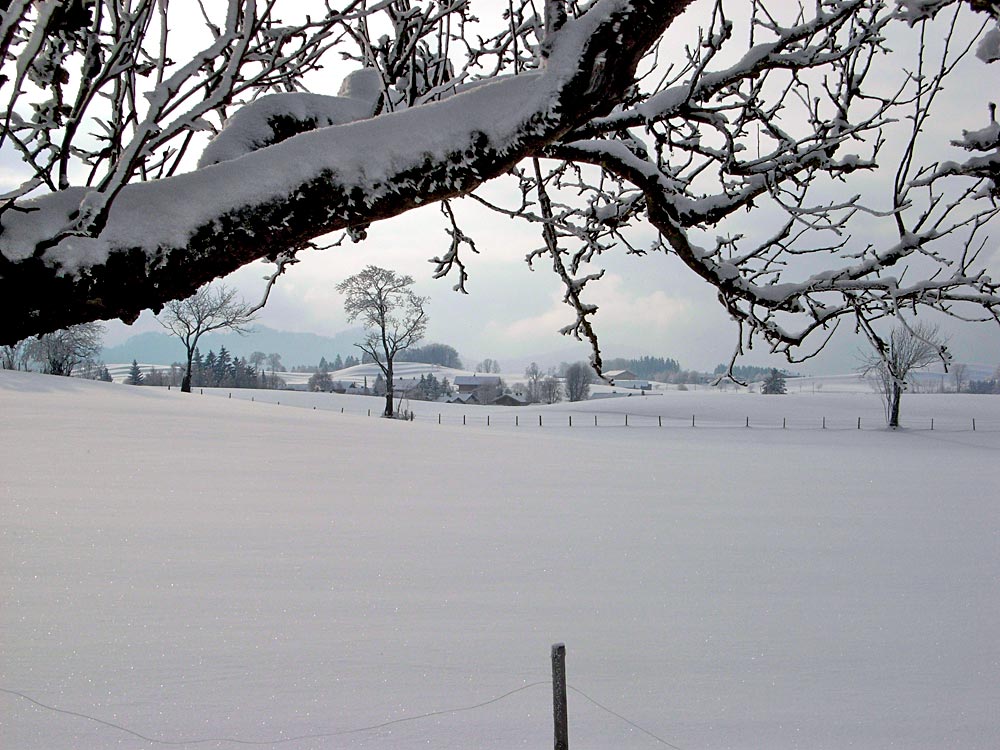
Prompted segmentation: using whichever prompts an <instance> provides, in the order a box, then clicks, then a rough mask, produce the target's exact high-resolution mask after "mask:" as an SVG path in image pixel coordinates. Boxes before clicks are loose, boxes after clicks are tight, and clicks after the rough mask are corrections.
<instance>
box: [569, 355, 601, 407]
mask: <svg viewBox="0 0 1000 750" xmlns="http://www.w3.org/2000/svg"><path fill="white" fill-rule="evenodd" d="M564 377H565V379H566V384H565V390H566V400H567V401H585V400H586V399H587V398H588V397H589V396H590V384H591V383H592V382H594V372H593V370H592V369H591V367H590V365H588V364H587V363H586V362H575V363H574V364H572V365H569V366H568V367H567V368H566V374H565V376H564Z"/></svg>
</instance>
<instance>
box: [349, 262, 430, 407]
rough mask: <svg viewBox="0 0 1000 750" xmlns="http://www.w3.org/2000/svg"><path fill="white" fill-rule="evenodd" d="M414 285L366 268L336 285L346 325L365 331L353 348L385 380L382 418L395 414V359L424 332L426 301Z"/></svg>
mask: <svg viewBox="0 0 1000 750" xmlns="http://www.w3.org/2000/svg"><path fill="white" fill-rule="evenodd" d="M413 283H414V282H413V277H412V276H406V275H403V274H397V273H396V272H395V271H391V270H389V269H386V268H379V267H378V266H368V267H366V268H365V269H364V270H362V271H360V272H359V273H356V274H354V275H353V276H350V277H348V278H346V279H344V280H343V281H342V282H340V283H339V284H337V291H338V292H340V293H341V294H343V295H344V311H345V312H346V313H347V319H348V321H350V322H354V321H360V322H361V324H362V325H363V326H364V327H365V338H364V340H363V341H361V342H360V343H358V344H356V346H357V347H358V348H359V349H361V351H363V352H365V353H366V354H368V355H369V356H370V357H371V358H372V360H374V362H375V364H377V365H378V367H379V369H380V370H381V371H382V376H383V378H384V379H385V410H384V411H383V416H385V417H392V416H393V412H394V409H393V396H394V380H393V363H394V361H395V359H396V355H397V354H399V353H400V352H402V351H406V350H407V349H409V348H410V347H411V346H413V345H415V344H416V343H417V342H419V341H420V339H422V338H423V336H424V332H425V331H426V330H427V312H426V310H425V309H424V308H425V306H426V304H427V298H426V297H420V296H418V295H416V294H414V292H413V289H412V287H413Z"/></svg>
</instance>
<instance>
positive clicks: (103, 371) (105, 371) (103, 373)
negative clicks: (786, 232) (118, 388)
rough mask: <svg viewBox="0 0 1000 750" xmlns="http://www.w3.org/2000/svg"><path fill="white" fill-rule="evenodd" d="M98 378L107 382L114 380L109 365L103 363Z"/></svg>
mask: <svg viewBox="0 0 1000 750" xmlns="http://www.w3.org/2000/svg"><path fill="white" fill-rule="evenodd" d="M97 379H98V380H103V381H104V382H105V383H110V382H112V378H111V373H110V372H108V366H107V365H101V371H100V373H98V375H97Z"/></svg>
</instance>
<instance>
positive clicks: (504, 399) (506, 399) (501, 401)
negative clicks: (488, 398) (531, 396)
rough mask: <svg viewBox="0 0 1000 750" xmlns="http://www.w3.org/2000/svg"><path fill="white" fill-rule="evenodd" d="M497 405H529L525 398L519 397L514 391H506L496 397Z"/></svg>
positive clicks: (495, 402)
mask: <svg viewBox="0 0 1000 750" xmlns="http://www.w3.org/2000/svg"><path fill="white" fill-rule="evenodd" d="M493 403H494V404H495V405H496V406H527V405H528V402H527V401H526V400H525V399H523V398H518V397H517V396H515V395H513V394H512V393H504V394H501V395H500V396H498V397H497V398H496V399H494V401H493Z"/></svg>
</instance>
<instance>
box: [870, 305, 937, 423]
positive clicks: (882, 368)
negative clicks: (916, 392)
mask: <svg viewBox="0 0 1000 750" xmlns="http://www.w3.org/2000/svg"><path fill="white" fill-rule="evenodd" d="M872 343H873V345H874V347H873V348H874V351H872V352H871V353H870V354H869V355H867V356H866V357H865V358H864V359H863V361H862V365H861V368H860V370H861V373H862V374H863V375H865V376H866V377H868V378H870V379H871V380H872V382H873V384H874V385H875V388H876V389H877V390H878V392H879V393H880V394H881V395H882V401H883V403H884V404H885V418H886V422H887V423H888V425H889V427H892V428H897V427H899V406H900V401H901V400H902V397H903V391H904V390H906V389H907V388H908V386H909V382H908V378H909V377H910V375H911V373H912V372H913V371H914V370H919V369H920V368H922V367H927V366H928V365H931V364H933V363H934V362H943V363H944V364H945V365H947V364H948V361H949V354H948V347H947V346H946V344H947V341H946V340H945V339H944V338H943V337H942V336H941V334H940V332H939V331H938V326H936V325H928V324H926V323H917V324H915V325H907V324H904V325H900V326H897V327H895V328H893V329H892V333H890V334H889V340H888V341H885V340H883V339H882V338H880V337H878V336H874V339H873V342H872Z"/></svg>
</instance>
